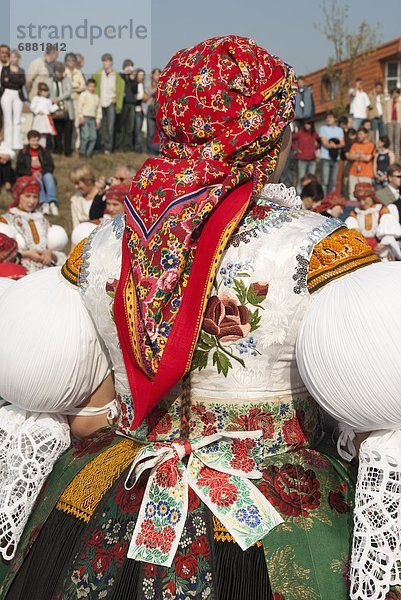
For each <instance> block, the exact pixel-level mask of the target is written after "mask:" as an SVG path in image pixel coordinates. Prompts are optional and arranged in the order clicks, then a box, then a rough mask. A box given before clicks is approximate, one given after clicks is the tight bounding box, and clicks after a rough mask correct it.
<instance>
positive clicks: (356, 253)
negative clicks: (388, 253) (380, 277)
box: [308, 227, 380, 293]
mask: <svg viewBox="0 0 401 600" xmlns="http://www.w3.org/2000/svg"><path fill="white" fill-rule="evenodd" d="M376 262H380V260H379V259H378V257H377V256H376V254H375V253H374V252H373V251H372V249H371V247H370V246H369V244H368V243H367V241H366V240H365V238H364V237H363V235H362V234H361V233H358V232H357V231H355V230H354V229H347V228H346V227H342V228H341V229H338V230H337V231H335V232H334V233H332V234H331V235H329V236H328V237H327V238H325V239H324V240H322V241H321V242H319V243H318V244H317V245H316V246H315V249H314V251H313V254H312V257H311V260H310V264H309V273H308V290H309V292H310V293H313V292H315V291H316V290H318V289H320V288H321V287H323V286H324V285H326V284H327V283H330V281H333V280H334V279H338V278H339V277H342V276H343V275H347V274H349V273H352V271H356V270H357V269H360V268H362V267H365V266H368V265H371V264H373V263H376Z"/></svg>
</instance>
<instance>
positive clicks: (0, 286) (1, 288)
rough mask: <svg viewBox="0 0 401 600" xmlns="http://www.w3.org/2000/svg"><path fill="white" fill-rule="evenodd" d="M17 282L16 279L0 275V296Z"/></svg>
mask: <svg viewBox="0 0 401 600" xmlns="http://www.w3.org/2000/svg"><path fill="white" fill-rule="evenodd" d="M14 283H15V281H14V279H9V278H8V277H0V296H1V295H2V294H4V292H5V291H6V290H8V289H9V288H10V287H11V286H12V285H13V284H14Z"/></svg>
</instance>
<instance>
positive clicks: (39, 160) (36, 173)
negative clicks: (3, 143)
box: [17, 129, 59, 216]
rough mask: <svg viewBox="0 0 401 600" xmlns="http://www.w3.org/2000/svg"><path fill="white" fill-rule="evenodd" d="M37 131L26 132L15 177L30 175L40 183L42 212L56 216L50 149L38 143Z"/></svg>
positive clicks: (55, 195)
mask: <svg viewBox="0 0 401 600" xmlns="http://www.w3.org/2000/svg"><path fill="white" fill-rule="evenodd" d="M40 140H41V135H40V133H39V131H35V130H34V129H31V131H29V132H28V144H27V145H26V146H25V147H24V148H23V149H22V150H21V151H20V152H19V153H18V158H17V177H23V176H24V175H26V176H32V177H35V178H36V179H37V180H38V182H39V183H40V206H41V209H42V212H43V214H45V215H53V216H57V215H58V214H59V210H58V206H57V188H56V181H55V179H54V176H53V171H54V162H53V158H52V155H51V152H50V150H47V149H46V148H43V147H42V146H41V145H40Z"/></svg>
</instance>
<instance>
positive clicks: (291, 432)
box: [282, 416, 307, 447]
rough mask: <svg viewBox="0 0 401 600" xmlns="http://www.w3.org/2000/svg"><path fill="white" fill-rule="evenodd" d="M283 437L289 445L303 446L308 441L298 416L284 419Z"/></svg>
mask: <svg viewBox="0 0 401 600" xmlns="http://www.w3.org/2000/svg"><path fill="white" fill-rule="evenodd" d="M282 433H283V438H284V441H285V443H286V444H288V445H289V446H293V447H296V446H302V445H303V444H304V443H305V442H307V438H306V436H305V434H304V432H303V430H302V428H301V425H300V422H299V420H298V416H294V417H291V419H287V420H286V421H284V423H283V426H282Z"/></svg>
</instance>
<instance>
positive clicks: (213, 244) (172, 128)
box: [114, 35, 296, 427]
mask: <svg viewBox="0 0 401 600" xmlns="http://www.w3.org/2000/svg"><path fill="white" fill-rule="evenodd" d="M295 93H296V86H295V80H294V73H293V71H292V69H291V68H290V67H288V66H287V65H286V64H285V63H283V62H282V61H281V60H280V59H279V58H277V57H275V56H272V55H270V54H268V52H266V50H264V49H263V48H260V47H259V46H257V45H256V44H255V42H254V41H253V40H250V39H246V38H242V37H237V36H232V35H230V36H226V37H220V38H213V39H209V40H206V41H205V42H202V43H201V44H198V45H196V46H194V47H192V48H188V49H185V50H181V51H179V52H177V54H175V56H174V57H173V58H172V59H171V61H170V62H169V64H168V65H167V67H166V68H165V69H164V71H163V72H162V75H161V77H160V81H159V85H158V91H157V95H156V110H157V115H156V119H157V124H158V128H159V130H160V143H161V156H160V157H155V158H150V159H148V160H147V161H146V162H145V163H144V165H143V166H142V168H141V169H140V170H139V172H138V173H137V175H136V177H135V178H134V180H133V182H132V185H131V187H130V190H129V193H128V196H127V200H126V229H125V234H124V240H123V262H122V271H121V277H120V284H119V287H118V289H117V294H116V298H115V303H114V314H115V320H116V325H117V330H118V334H119V338H120V342H121V348H122V351H123V356H124V362H125V366H126V370H127V374H128V379H129V382H130V386H131V391H132V395H133V399H134V407H135V416H134V420H133V427H136V426H137V425H138V424H139V423H140V422H141V421H142V420H143V418H144V417H145V416H146V414H147V413H148V412H149V411H150V410H151V409H152V408H153V407H154V406H155V405H156V404H157V402H158V401H159V400H160V399H161V398H162V397H163V396H164V395H165V394H166V392H167V391H168V390H169V389H170V388H171V387H172V386H173V385H174V384H175V383H176V382H177V381H178V380H179V379H180V378H181V377H182V376H183V375H184V374H185V373H186V372H187V371H188V370H189V368H190V364H191V359H192V355H193V352H194V349H195V345H196V341H197V338H198V335H199V329H200V325H201V323H202V318H203V313H204V310H205V308H206V303H207V299H208V295H209V293H210V289H211V286H212V283H213V278H214V274H215V271H216V268H217V265H218V263H219V260H220V258H221V255H222V253H223V251H224V248H225V246H226V244H227V242H228V240H229V238H230V235H231V234H232V232H233V231H234V230H235V228H236V227H237V226H238V224H239V222H240V220H241V218H242V217H243V215H244V214H245V212H246V210H247V209H248V208H249V206H250V204H251V203H252V202H253V201H254V200H255V198H256V196H257V195H258V193H259V192H260V190H261V189H262V187H263V185H264V184H266V183H267V182H268V179H269V177H270V175H271V174H272V173H273V172H274V169H275V167H276V162H277V158H278V155H279V151H280V147H281V140H282V136H283V130H284V129H285V127H286V126H287V125H288V124H289V123H290V121H291V120H292V119H293V106H294V98H295Z"/></svg>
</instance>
